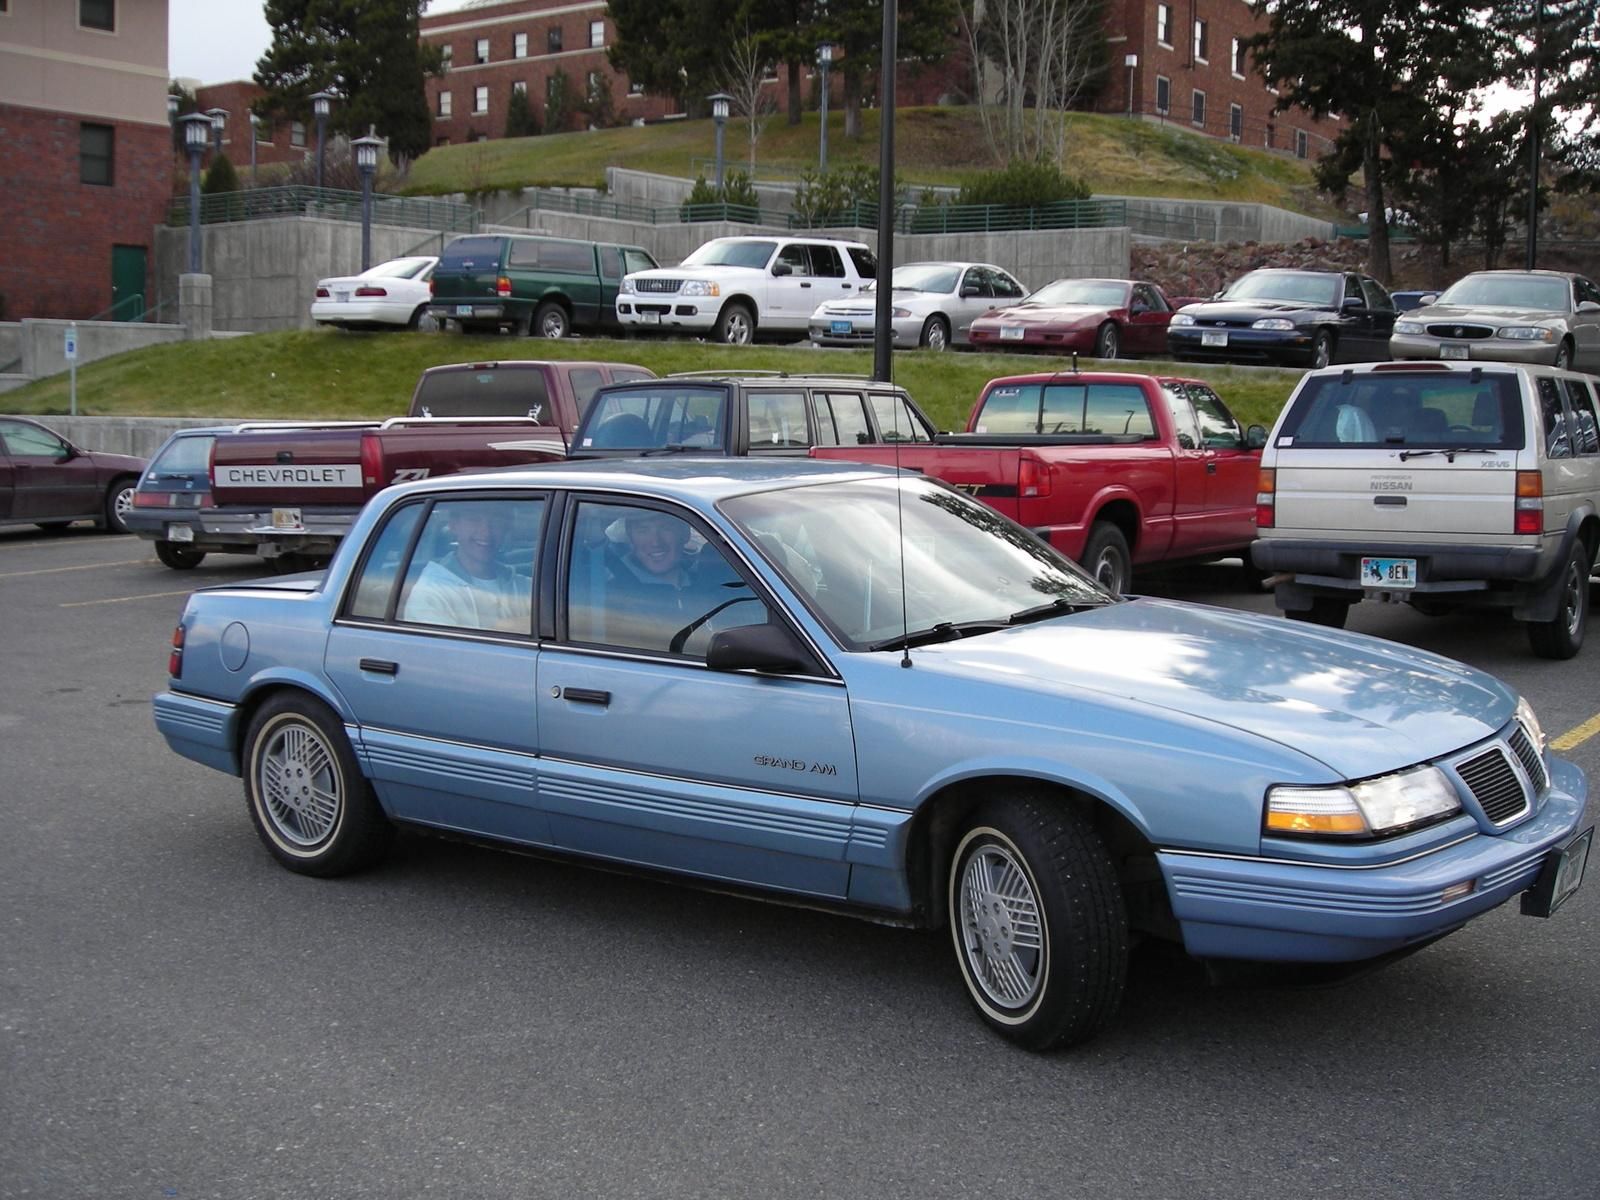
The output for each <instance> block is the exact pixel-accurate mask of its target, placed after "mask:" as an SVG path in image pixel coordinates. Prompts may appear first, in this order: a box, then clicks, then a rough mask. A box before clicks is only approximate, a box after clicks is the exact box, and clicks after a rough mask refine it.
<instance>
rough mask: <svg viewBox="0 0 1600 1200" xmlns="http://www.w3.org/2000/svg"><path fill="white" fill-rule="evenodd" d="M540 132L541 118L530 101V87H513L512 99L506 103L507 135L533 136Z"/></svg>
mask: <svg viewBox="0 0 1600 1200" xmlns="http://www.w3.org/2000/svg"><path fill="white" fill-rule="evenodd" d="M538 132H539V118H538V117H537V116H535V115H534V112H533V105H532V104H531V103H530V102H529V101H528V89H527V88H523V87H514V88H512V89H511V100H510V102H509V103H508V104H507V105H506V136H507V137H508V138H514V137H533V136H534V135H535V134H537V133H538Z"/></svg>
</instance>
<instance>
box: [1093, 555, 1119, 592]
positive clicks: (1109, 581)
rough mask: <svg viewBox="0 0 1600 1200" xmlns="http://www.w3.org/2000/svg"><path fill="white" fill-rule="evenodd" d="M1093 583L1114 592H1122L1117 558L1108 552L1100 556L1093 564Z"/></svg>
mask: <svg viewBox="0 0 1600 1200" xmlns="http://www.w3.org/2000/svg"><path fill="white" fill-rule="evenodd" d="M1094 577H1095V582H1097V583H1100V584H1103V585H1104V586H1106V587H1108V588H1110V589H1111V590H1112V591H1114V592H1120V591H1121V590H1122V567H1121V564H1119V563H1118V562H1117V556H1116V555H1115V554H1112V553H1111V552H1110V551H1109V550H1108V551H1106V552H1105V553H1103V554H1101V555H1100V558H1099V560H1098V561H1096V563H1095V564H1094Z"/></svg>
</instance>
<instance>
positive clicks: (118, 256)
mask: <svg viewBox="0 0 1600 1200" xmlns="http://www.w3.org/2000/svg"><path fill="white" fill-rule="evenodd" d="M144 277H145V248H144V247H143V246H113V247H111V311H110V312H109V313H108V314H107V315H108V316H109V317H110V318H111V319H112V320H113V321H138V320H140V319H142V318H143V317H144Z"/></svg>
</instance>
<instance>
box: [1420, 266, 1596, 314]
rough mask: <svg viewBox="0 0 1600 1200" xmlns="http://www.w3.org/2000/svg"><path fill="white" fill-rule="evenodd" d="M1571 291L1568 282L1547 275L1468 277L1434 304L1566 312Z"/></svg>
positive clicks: (1569, 307)
mask: <svg viewBox="0 0 1600 1200" xmlns="http://www.w3.org/2000/svg"><path fill="white" fill-rule="evenodd" d="M1571 293H1572V289H1571V288H1569V287H1568V286H1567V281H1566V280H1565V279H1552V278H1550V277H1548V276H1544V275H1500V274H1493V275H1468V276H1467V277H1466V278H1465V279H1461V280H1458V281H1457V282H1456V283H1454V284H1452V285H1451V286H1450V287H1449V288H1447V289H1445V291H1444V293H1443V294H1442V295H1441V296H1440V297H1439V299H1438V300H1437V301H1435V303H1437V304H1459V305H1461V306H1462V307H1465V308H1543V309H1548V310H1549V311H1550V312H1567V311H1569V310H1570V309H1571V308H1572V304H1571Z"/></svg>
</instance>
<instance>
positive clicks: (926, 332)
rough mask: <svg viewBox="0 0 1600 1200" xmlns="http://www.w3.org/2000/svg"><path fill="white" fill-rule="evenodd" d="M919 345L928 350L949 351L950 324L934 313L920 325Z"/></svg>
mask: <svg viewBox="0 0 1600 1200" xmlns="http://www.w3.org/2000/svg"><path fill="white" fill-rule="evenodd" d="M920 342H921V345H922V346H924V347H925V348H926V349H929V350H948V349H950V322H949V321H946V320H945V319H944V318H943V317H941V316H940V315H939V314H938V313H934V314H933V316H931V317H929V318H928V319H927V320H926V321H924V322H923V323H922V337H921V339H920Z"/></svg>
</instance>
